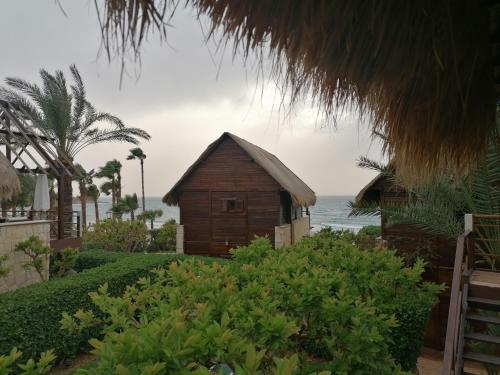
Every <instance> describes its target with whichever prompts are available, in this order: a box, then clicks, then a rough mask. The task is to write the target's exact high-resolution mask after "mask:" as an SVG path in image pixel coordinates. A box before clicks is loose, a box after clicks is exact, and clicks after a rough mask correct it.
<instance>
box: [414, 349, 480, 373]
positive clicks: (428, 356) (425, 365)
mask: <svg viewBox="0 0 500 375" xmlns="http://www.w3.org/2000/svg"><path fill="white" fill-rule="evenodd" d="M442 367H443V354H442V353H441V352H436V351H433V350H431V349H424V350H422V355H421V356H420V358H419V359H418V364H417V369H418V374H419V375H441V370H442ZM465 371H467V372H468V373H470V374H475V375H487V372H486V371H485V370H484V368H483V367H481V366H478V365H476V364H472V363H466V364H465Z"/></svg>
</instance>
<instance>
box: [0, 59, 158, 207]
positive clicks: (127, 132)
mask: <svg viewBox="0 0 500 375" xmlns="http://www.w3.org/2000/svg"><path fill="white" fill-rule="evenodd" d="M70 71H71V75H72V78H73V81H74V84H72V85H71V86H70V88H68V85H67V82H66V78H65V77H64V74H63V72H62V71H60V70H57V71H56V72H55V73H54V74H51V73H49V72H47V71H46V70H45V69H41V70H40V77H41V79H42V86H38V85H37V84H34V83H30V82H28V81H25V80H23V79H21V78H6V80H5V82H6V84H7V86H8V87H9V88H2V89H0V98H1V99H3V100H6V101H8V102H11V103H13V104H15V105H18V106H20V107H21V108H23V109H24V110H25V111H26V113H27V114H28V115H29V116H30V119H31V121H32V123H33V126H35V127H36V128H37V129H38V130H39V131H40V132H41V133H42V134H43V135H45V136H47V137H49V138H51V139H53V140H54V142H55V145H56V146H57V152H58V157H59V158H60V160H61V161H62V162H63V163H65V164H66V165H67V166H70V165H71V164H72V162H73V160H74V158H75V156H76V155H77V154H78V153H79V152H80V151H81V150H83V149H84V148H86V147H88V146H91V145H94V144H97V143H103V142H127V143H133V144H138V142H139V139H141V138H142V139H149V138H150V136H149V134H148V133H147V132H145V131H144V130H142V129H138V128H129V127H126V126H125V125H124V124H123V122H122V121H121V120H120V119H119V118H118V117H116V116H114V115H111V114H109V113H106V112H99V111H97V110H96V109H95V108H94V106H93V105H92V104H91V103H90V101H89V100H88V99H87V94H86V91H85V86H84V83H83V80H82V77H81V76H80V73H79V72H78V69H77V68H76V66H75V65H71V66H70ZM102 123H107V124H108V127H103V126H101V124H102ZM71 182H72V179H71V177H70V176H67V175H65V176H64V177H63V195H64V206H65V207H66V210H67V211H71V210H72V208H71V207H72V194H73V189H72V186H71Z"/></svg>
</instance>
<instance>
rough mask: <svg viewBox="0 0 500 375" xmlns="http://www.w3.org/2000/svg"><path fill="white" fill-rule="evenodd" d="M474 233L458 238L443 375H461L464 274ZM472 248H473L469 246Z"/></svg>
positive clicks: (466, 233) (467, 232) (468, 232)
mask: <svg viewBox="0 0 500 375" xmlns="http://www.w3.org/2000/svg"><path fill="white" fill-rule="evenodd" d="M471 233H472V231H471V230H467V231H465V233H464V234H462V235H461V236H460V237H458V240H457V251H456V253H455V264H454V266H453V279H452V284H451V293H450V308H449V310H448V325H447V327H446V341H445V348H444V359H443V375H450V374H455V373H457V374H458V373H459V372H458V371H456V370H457V368H458V366H460V365H461V363H460V362H461V355H460V354H461V348H460V345H459V341H460V332H461V330H462V327H461V323H462V322H461V318H460V312H461V310H462V297H463V295H462V292H463V284H464V283H463V274H464V271H466V270H468V269H469V266H470V264H471V263H470V262H469V261H468V258H469V259H470V257H468V256H467V253H468V252H469V251H467V252H466V251H465V249H466V244H469V241H470V236H471ZM469 247H471V246H469Z"/></svg>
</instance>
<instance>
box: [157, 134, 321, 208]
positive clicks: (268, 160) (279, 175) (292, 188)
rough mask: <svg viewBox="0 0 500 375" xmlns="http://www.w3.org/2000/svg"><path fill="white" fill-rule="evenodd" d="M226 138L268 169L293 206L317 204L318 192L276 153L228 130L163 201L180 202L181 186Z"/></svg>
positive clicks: (191, 167) (183, 176)
mask: <svg viewBox="0 0 500 375" xmlns="http://www.w3.org/2000/svg"><path fill="white" fill-rule="evenodd" d="M226 138H230V139H232V140H233V141H234V142H236V144H237V145H238V146H240V147H241V148H242V150H243V151H245V152H246V153H247V154H248V155H249V156H250V157H251V158H252V160H253V161H254V162H255V163H256V164H257V165H259V166H260V167H262V169H263V170H264V171H266V172H267V174H269V176H271V177H272V178H273V179H274V180H275V181H276V182H277V183H278V184H279V185H280V186H281V188H282V189H283V190H284V191H287V192H288V193H289V194H290V197H291V199H292V205H293V207H301V206H302V207H311V206H314V205H315V204H316V194H315V193H314V191H313V190H312V189H311V188H310V187H309V186H307V185H306V183H305V182H304V181H302V180H301V179H300V178H299V177H298V176H297V175H296V174H295V173H293V172H292V171H291V170H290V169H289V168H288V167H287V166H286V165H285V164H283V163H282V162H281V160H279V159H278V158H277V157H276V156H275V155H273V154H271V153H270V152H268V151H266V150H264V149H262V148H260V147H259V146H257V145H254V144H253V143H250V142H248V141H247V140H245V139H243V138H240V137H238V136H236V135H234V134H231V133H228V132H225V133H223V134H222V135H221V136H220V137H219V138H217V139H216V140H215V141H214V142H212V143H211V144H210V145H208V147H207V149H206V150H205V151H203V153H202V154H201V155H200V156H199V157H198V159H197V160H196V161H195V162H194V163H193V164H192V165H191V166H190V167H189V168H188V169H187V171H186V172H185V173H184V174H183V175H182V177H181V178H180V180H179V181H177V182H176V184H175V185H174V186H173V187H172V189H170V191H169V192H168V193H167V194H166V195H165V196H164V197H163V199H162V201H163V203H165V204H167V205H169V206H175V205H177V204H179V188H180V187H181V186H182V184H183V183H184V182H185V181H186V180H187V179H188V178H189V176H191V175H192V173H193V172H194V171H195V170H196V169H197V168H198V167H199V166H200V165H201V164H202V163H203V162H204V161H205V160H206V159H207V158H208V156H209V155H210V154H211V153H212V152H213V151H214V150H215V149H216V148H217V147H219V145H220V144H221V143H222V142H223V141H224V140H225V139H226ZM228 163H230V161H228Z"/></svg>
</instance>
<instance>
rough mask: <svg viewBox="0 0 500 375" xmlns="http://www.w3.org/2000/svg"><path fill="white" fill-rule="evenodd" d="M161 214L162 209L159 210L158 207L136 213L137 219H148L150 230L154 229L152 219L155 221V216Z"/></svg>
mask: <svg viewBox="0 0 500 375" xmlns="http://www.w3.org/2000/svg"><path fill="white" fill-rule="evenodd" d="M162 215H163V211H162V210H160V209H157V210H146V211H143V212H142V214H140V215H137V219H139V220H143V221H146V220H148V221H149V224H150V227H151V230H153V229H154V221H155V219H156V218H157V217H161V216H162Z"/></svg>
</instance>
